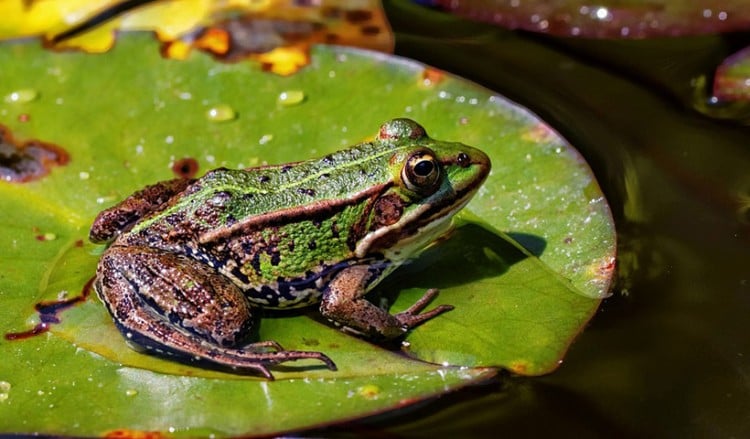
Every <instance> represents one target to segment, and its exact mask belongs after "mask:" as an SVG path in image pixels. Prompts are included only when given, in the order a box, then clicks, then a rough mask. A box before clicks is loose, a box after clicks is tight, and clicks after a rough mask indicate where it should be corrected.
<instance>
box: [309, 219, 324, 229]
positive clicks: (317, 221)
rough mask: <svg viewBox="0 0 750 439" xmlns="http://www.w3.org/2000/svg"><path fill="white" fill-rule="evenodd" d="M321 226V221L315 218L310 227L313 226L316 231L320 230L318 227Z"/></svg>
mask: <svg viewBox="0 0 750 439" xmlns="http://www.w3.org/2000/svg"><path fill="white" fill-rule="evenodd" d="M322 224H323V223H322V222H321V221H320V220H319V219H317V218H316V219H313V220H312V225H313V226H314V227H315V228H316V229H319V228H320V226H321V225H322Z"/></svg>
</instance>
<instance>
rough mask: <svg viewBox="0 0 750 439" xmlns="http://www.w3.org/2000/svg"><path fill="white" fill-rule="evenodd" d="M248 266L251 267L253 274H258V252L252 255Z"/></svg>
mask: <svg viewBox="0 0 750 439" xmlns="http://www.w3.org/2000/svg"><path fill="white" fill-rule="evenodd" d="M250 266H251V267H253V270H255V273H257V274H260V252H258V253H255V254H254V255H253V259H251V260H250Z"/></svg>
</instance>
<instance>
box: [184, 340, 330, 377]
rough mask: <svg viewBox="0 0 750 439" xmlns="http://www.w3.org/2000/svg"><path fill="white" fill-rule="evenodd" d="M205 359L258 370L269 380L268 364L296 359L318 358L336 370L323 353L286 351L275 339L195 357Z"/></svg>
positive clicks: (231, 366) (224, 364) (254, 370)
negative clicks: (268, 349)
mask: <svg viewBox="0 0 750 439" xmlns="http://www.w3.org/2000/svg"><path fill="white" fill-rule="evenodd" d="M258 347H261V348H266V347H272V348H273V349H276V350H275V351H274V352H262V351H258V350H256V348H258ZM202 359H206V360H208V361H210V362H211V363H214V364H218V365H221V366H226V367H229V368H231V369H234V370H238V371H241V370H249V371H253V372H258V373H260V374H261V375H263V376H264V377H265V378H267V379H269V380H273V379H274V377H273V374H272V373H271V372H270V371H269V370H268V366H269V365H274V364H280V363H286V362H288V361H297V360H306V359H312V360H319V361H321V362H322V363H323V364H325V366H326V367H327V368H328V369H330V370H336V364H335V363H334V362H333V361H332V360H331V359H330V358H329V357H328V356H327V355H326V354H324V353H322V352H315V351H287V350H284V349H283V348H282V347H281V346H280V345H279V344H278V343H276V342H275V341H267V342H259V343H253V344H251V345H248V346H246V347H244V348H241V349H227V348H218V349H213V350H211V351H210V352H209V353H208V354H207V355H206V356H205V358H200V357H196V360H202Z"/></svg>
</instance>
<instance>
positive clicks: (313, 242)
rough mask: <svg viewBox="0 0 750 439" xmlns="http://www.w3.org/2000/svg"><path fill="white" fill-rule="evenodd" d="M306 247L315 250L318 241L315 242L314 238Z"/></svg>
mask: <svg viewBox="0 0 750 439" xmlns="http://www.w3.org/2000/svg"><path fill="white" fill-rule="evenodd" d="M307 248H309V249H310V250H315V249H316V248H318V243H317V242H315V240H311V241H310V242H308V243H307Z"/></svg>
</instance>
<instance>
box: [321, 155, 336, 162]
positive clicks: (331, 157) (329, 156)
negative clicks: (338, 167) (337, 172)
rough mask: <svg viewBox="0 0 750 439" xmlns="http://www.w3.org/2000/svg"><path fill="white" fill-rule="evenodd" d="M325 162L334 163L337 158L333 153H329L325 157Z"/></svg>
mask: <svg viewBox="0 0 750 439" xmlns="http://www.w3.org/2000/svg"><path fill="white" fill-rule="evenodd" d="M323 162H324V163H325V164H327V165H333V164H335V163H336V160H335V159H334V158H333V156H332V155H331V154H328V155H327V156H325V157H323Z"/></svg>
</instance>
